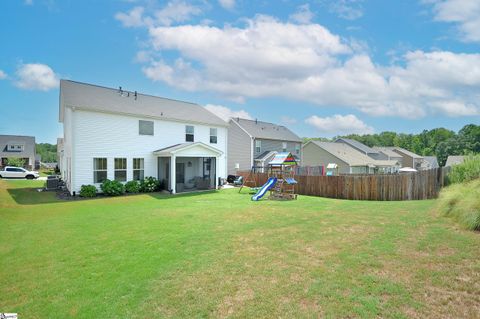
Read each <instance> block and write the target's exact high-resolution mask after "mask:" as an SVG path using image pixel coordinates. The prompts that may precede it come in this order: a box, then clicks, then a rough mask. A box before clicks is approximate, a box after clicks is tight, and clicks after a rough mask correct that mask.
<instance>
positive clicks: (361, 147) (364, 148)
mask: <svg viewBox="0 0 480 319" xmlns="http://www.w3.org/2000/svg"><path fill="white" fill-rule="evenodd" d="M335 143H345V144H348V145H350V146H352V147H354V148H356V149H358V150H360V151H361V152H364V153H366V154H378V151H377V150H375V149H373V148H371V147H369V146H367V145H365V144H363V143H360V142H359V141H356V140H352V139H350V138H338V139H337V140H336V141H335Z"/></svg>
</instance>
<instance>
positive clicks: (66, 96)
mask: <svg viewBox="0 0 480 319" xmlns="http://www.w3.org/2000/svg"><path fill="white" fill-rule="evenodd" d="M63 106H70V107H76V108H78V109H86V110H91V111H100V112H113V113H121V114H128V115H137V116H145V117H154V118H159V119H165V120H173V121H180V122H187V123H199V124H207V125H215V126H227V125H228V124H227V123H226V122H225V121H223V120H222V119H220V118H219V117H217V116H216V115H215V114H213V113H211V112H209V111H208V110H207V109H205V108H204V107H202V106H200V105H198V104H194V103H189V102H183V101H177V100H171V99H167V98H162V97H157V96H152V95H147V94H141V93H137V97H136V98H135V93H134V92H128V91H123V94H120V91H119V89H112V88H106V87H102V86H97V85H92V84H87V83H81V82H75V81H70V80H61V81H60V121H62V120H63Z"/></svg>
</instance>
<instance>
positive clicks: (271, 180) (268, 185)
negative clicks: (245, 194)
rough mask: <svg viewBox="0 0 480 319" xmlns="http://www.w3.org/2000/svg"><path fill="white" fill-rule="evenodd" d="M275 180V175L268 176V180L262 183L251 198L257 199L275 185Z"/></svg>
mask: <svg viewBox="0 0 480 319" xmlns="http://www.w3.org/2000/svg"><path fill="white" fill-rule="evenodd" d="M276 182H277V178H276V177H270V178H269V179H268V181H267V182H266V183H265V185H263V186H262V187H261V188H260V190H259V191H258V192H257V193H256V194H255V195H253V196H252V200H259V199H260V198H262V197H263V195H265V194H266V193H267V192H268V191H269V190H270V189H271V188H272V187H273V186H275V183H276Z"/></svg>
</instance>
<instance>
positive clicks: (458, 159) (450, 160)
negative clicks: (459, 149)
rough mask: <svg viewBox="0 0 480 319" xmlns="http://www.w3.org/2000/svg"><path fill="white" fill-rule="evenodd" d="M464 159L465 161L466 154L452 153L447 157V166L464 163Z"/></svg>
mask: <svg viewBox="0 0 480 319" xmlns="http://www.w3.org/2000/svg"><path fill="white" fill-rule="evenodd" d="M463 161H465V156H459V155H450V156H449V157H447V162H446V163H445V167H447V166H453V165H458V164H462V163H463Z"/></svg>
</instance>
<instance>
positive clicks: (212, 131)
mask: <svg viewBox="0 0 480 319" xmlns="http://www.w3.org/2000/svg"><path fill="white" fill-rule="evenodd" d="M210 143H212V144H217V129H216V128H211V129H210Z"/></svg>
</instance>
